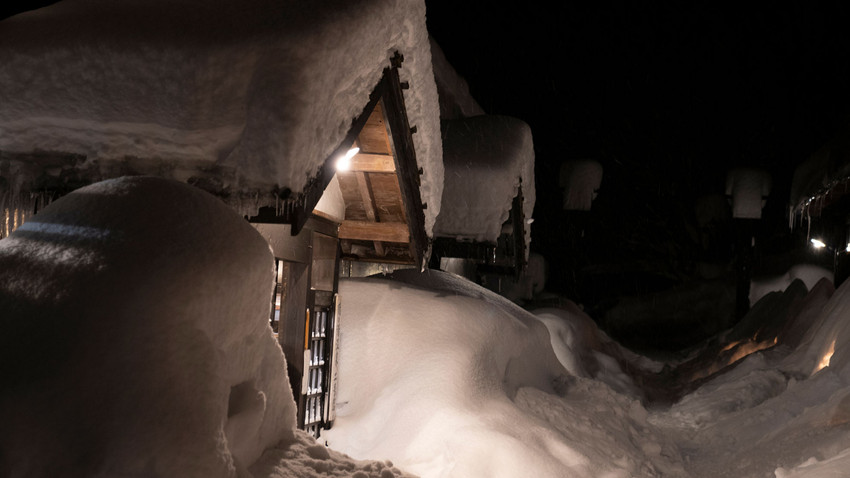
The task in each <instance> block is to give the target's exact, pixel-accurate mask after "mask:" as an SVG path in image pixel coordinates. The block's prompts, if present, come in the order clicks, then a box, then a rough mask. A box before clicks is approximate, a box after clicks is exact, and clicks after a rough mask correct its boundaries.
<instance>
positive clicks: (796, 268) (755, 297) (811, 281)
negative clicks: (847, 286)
mask: <svg viewBox="0 0 850 478" xmlns="http://www.w3.org/2000/svg"><path fill="white" fill-rule="evenodd" d="M823 278H826V279H828V280H829V281H830V282H832V280H833V275H832V271H830V270H827V269H825V268H823V267H820V266H816V265H814V264H796V265H793V266H791V267H790V268H789V269H788V270H787V271H786V272H785V273H784V274H780V275H776V276H769V277H758V278H755V279H753V280H752V281H751V282H750V307H752V306H753V305H755V303H756V302H758V301H759V300H760V299H761V298H762V297H764V296H765V295H767V294H768V293H770V292H781V291H784V290H785V289H787V288H788V286H789V285H791V283H792V282H794V279H800V280H801V281H803V283H804V284H805V285H806V288H807V289H808V290H812V288H813V287H814V286H815V284H817V283H818V281H819V280H821V279H823Z"/></svg>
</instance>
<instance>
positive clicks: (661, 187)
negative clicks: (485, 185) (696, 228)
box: [426, 0, 850, 256]
mask: <svg viewBox="0 0 850 478" xmlns="http://www.w3.org/2000/svg"><path fill="white" fill-rule="evenodd" d="M645 3H646V2H586V4H580V3H578V2H557V6H554V7H546V8H542V7H534V6H531V5H532V4H531V2H516V3H515V4H514V6H513V7H510V8H507V7H501V8H499V7H493V5H494V4H493V3H491V2H483V1H468V2H450V1H431V0H428V1H426V5H427V7H428V24H429V30H430V31H431V33H432V35H433V36H434V38H435V39H436V40H437V42H438V43H439V44H440V45H441V47H442V48H443V50H444V52H445V54H446V56H447V58H448V60H449V61H450V62H451V63H452V64H453V65H454V67H455V69H456V70H457V71H458V72H459V73H460V74H461V75H462V76H463V77H465V78H466V79H467V81H468V82H469V84H470V88H471V91H472V94H473V96H475V97H476V99H478V101H479V103H481V105H482V106H483V107H484V109H485V110H486V111H487V112H488V113H490V114H506V115H510V116H515V117H518V118H520V119H523V120H525V121H526V122H527V123H529V125H530V126H531V128H532V132H533V135H534V142H535V152H536V174H537V189H538V199H537V204H536V209H535V220H536V222H535V225H534V227H535V229H533V231H534V234H535V236H534V237H533V239H532V240H533V242H534V244H533V245H532V248H533V249H534V248H535V247H536V248H537V250H539V251H540V252H542V253H543V254H544V255H547V254H553V253H554V251H555V250H557V249H561V248H563V246H564V245H563V243H562V242H561V240H562V235H559V233H562V232H563V231H560V229H559V228H563V224H564V221H563V216H562V215H560V214H561V213H560V211H559V208H560V194H561V193H560V190H559V189H558V188H557V184H556V181H557V173H558V168H559V166H560V163H561V162H562V161H564V160H568V159H578V158H585V157H588V158H594V159H597V160H599V161H600V162H601V163H602V164H603V166H604V167H605V176H604V179H603V185H602V189H601V191H600V196H599V199H597V201H596V202H595V203H594V210H595V211H596V214H597V216H604V215H606V214H607V217H608V224H609V227H608V229H607V230H605V231H603V232H601V233H600V237H597V239H599V240H600V241H609V242H610V245H611V247H609V248H608V249H607V250H608V251H616V250H618V249H619V250H622V248H618V247H617V246H616V244H617V241H622V240H623V239H624V238H626V237H634V236H640V235H641V234H643V235H644V236H645V237H649V236H651V235H652V234H651V233H645V232H644V233H642V232H640V231H637V230H638V229H641V228H644V229H653V228H654V229H660V231H656V234H667V235H668V236H672V235H676V234H685V232H684V226H683V223H684V222H686V221H687V215H688V214H689V213H691V212H692V209H693V208H692V204H693V200H694V199H695V198H696V197H697V196H698V195H702V194H707V193H722V192H723V188H724V181H725V174H726V171H727V170H728V169H729V168H730V167H732V166H734V165H747V166H760V167H764V168H766V169H767V170H768V171H769V172H771V174H772V175H773V177H774V192H773V193H772V194H771V198H770V200H769V201H768V207H767V208H766V209H765V217H766V218H767V219H769V220H770V221H769V223H770V224H771V225H775V226H776V227H777V228H783V227H785V224H787V212H786V205H787V201H788V190H789V188H790V180H791V174H792V172H793V168H794V167H795V166H796V165H797V164H798V163H800V162H801V161H803V160H805V159H806V157H807V156H808V155H809V154H811V153H812V152H813V151H815V150H816V149H818V148H819V147H820V146H822V145H823V144H824V143H825V142H827V141H828V140H829V139H831V138H832V137H833V136H834V135H835V134H836V132H837V131H838V129H839V128H840V127H842V126H844V125H846V124H847V121H848V111H850V109H848V107H850V88H847V81H848V78H850V29H847V28H846V25H847V20H848V19H850V11H848V10H849V9H848V8H847V6H845V4H843V3H841V2H834V3H833V4H832V5H828V6H826V7H814V6H811V5H809V4H808V3H798V4H797V5H796V6H794V7H789V8H782V9H779V8H767V9H757V8H753V7H746V8H741V7H740V6H737V7H723V8H721V7H719V6H718V5H717V4H716V2H715V3H702V2H699V3H698V2H677V3H676V4H675V5H674V6H673V7H664V8H661V7H657V6H651V5H646V4H645ZM783 5H784V4H783ZM602 221H603V222H604V221H605V219H604V218H603V219H602ZM666 226H669V227H666ZM601 236H607V237H601ZM653 240H654V239H648V241H649V242H652V241H653ZM633 252H634V251H624V252H623V253H624V254H631V253H633ZM606 254H608V255H609V256H610V255H616V252H613V253H611V254H609V253H608V252H606Z"/></svg>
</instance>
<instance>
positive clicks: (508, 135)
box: [434, 115, 535, 250]
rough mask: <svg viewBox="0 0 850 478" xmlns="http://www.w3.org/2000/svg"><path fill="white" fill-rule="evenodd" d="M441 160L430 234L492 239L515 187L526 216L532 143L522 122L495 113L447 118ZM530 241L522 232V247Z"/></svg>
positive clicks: (529, 204)
mask: <svg viewBox="0 0 850 478" xmlns="http://www.w3.org/2000/svg"><path fill="white" fill-rule="evenodd" d="M443 159H444V165H445V187H444V189H443V204H442V209H441V212H440V215H439V216H438V217H437V223H436V225H435V226H434V235H435V236H443V237H455V238H458V239H463V240H475V241H487V242H494V241H496V239H497V238H498V237H499V234H500V233H501V231H502V224H503V223H504V222H505V221H506V220H507V219H508V215H509V213H510V209H511V203H512V200H513V198H514V197H515V196H516V195H517V191H518V189H519V187H520V185H522V194H523V199H524V202H523V213H524V216H525V218H526V219H530V218H531V214H532V211H533V209H534V200H535V189H534V147H533V142H532V138H531V128H529V127H528V125H527V124H526V123H525V122H523V121H521V120H518V119H516V118H511V117H507V116H495V115H481V116H474V117H471V118H463V119H456V120H451V121H446V122H444V125H443ZM526 229H528V228H526ZM529 241H530V236H529V235H528V234H526V245H527V244H528V242H529ZM526 250H527V249H526Z"/></svg>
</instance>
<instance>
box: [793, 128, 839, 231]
mask: <svg viewBox="0 0 850 478" xmlns="http://www.w3.org/2000/svg"><path fill="white" fill-rule="evenodd" d="M848 192H850V128H845V129H844V131H842V132H841V133H839V134H838V135H837V136H836V137H835V138H833V139H832V140H831V141H830V142H829V143H827V144H826V145H824V146H823V147H822V148H820V149H819V150H817V151H816V152H815V153H813V154H812V155H811V156H809V158H808V159H807V160H806V161H805V162H803V163H801V164H800V165H799V166H797V168H796V169H795V170H794V177H793V179H792V182H791V198H790V206H789V211H790V225H791V226H792V227H793V225H794V222H795V218H796V217H797V216H800V217H809V216H820V215H821V213H822V212H823V210H824V209H825V208H827V207H829V206H830V205H831V204H834V203H835V202H837V201H838V200H839V199H841V198H843V197H844V196H845V195H846V194H847V193H848Z"/></svg>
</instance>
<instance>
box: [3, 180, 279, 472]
mask: <svg viewBox="0 0 850 478" xmlns="http://www.w3.org/2000/svg"><path fill="white" fill-rule="evenodd" d="M175 205H180V206H181V207H179V208H176V207H174V206H175ZM272 277H273V259H272V255H271V253H270V251H269V247H268V245H267V244H266V243H265V241H264V240H263V239H262V237H261V236H260V235H259V234H258V233H257V232H256V231H255V230H254V229H253V228H252V227H251V226H250V225H249V224H247V223H246V222H245V221H244V220H243V219H242V218H240V217H239V216H238V215H236V214H235V213H234V212H233V211H232V210H231V209H229V208H228V207H227V206H226V205H224V204H223V203H222V202H221V201H219V200H218V199H216V198H214V197H213V196H211V195H209V194H207V193H205V192H203V191H200V190H198V189H196V188H193V187H191V186H188V185H184V184H180V183H177V182H173V181H168V180H163V179H158V178H147V177H136V178H122V179H116V180H110V181H105V182H101V183H97V184H94V185H92V186H89V187H86V188H83V189H80V190H78V191H76V192H74V193H71V194H70V195H68V196H66V197H64V198H63V199H61V200H59V201H57V202H55V203H53V204H52V205H50V206H49V207H48V208H46V209H45V210H43V211H42V212H40V213H39V214H38V215H37V216H35V217H34V218H32V219H31V220H30V221H28V222H27V223H26V224H24V225H23V226H21V227H19V228H18V229H17V230H16V231H15V232H14V233H12V235H10V236H9V237H8V238H6V239H3V240H2V241H0V310H3V314H2V316H0V329H2V330H3V334H1V335H0V376H2V377H3V383H2V389H0V422H2V423H3V426H2V428H0V450H2V453H0V456H2V458H0V470H2V473H0V474H3V475H4V476H45V477H46V476H117V475H122V476H125V475H132V476H141V475H158V476H234V475H235V470H236V469H239V468H243V467H245V466H248V465H250V464H251V463H253V462H254V461H255V460H256V459H257V458H258V457H259V456H260V454H261V453H262V451H263V450H264V449H266V448H268V447H270V446H272V445H275V444H277V443H278V442H280V441H281V440H283V441H284V442H287V441H292V440H293V433H292V429H293V427H294V422H295V407H294V402H293V400H292V394H291V392H290V390H289V389H288V387H287V385H286V384H287V383H288V381H287V378H286V365H285V361H284V358H283V354H282V353H281V351H280V348H279V346H278V345H277V343H276V342H275V339H274V338H273V336H272V332H271V329H270V328H269V325H268V317H269V312H270V303H269V297H270V296H271V295H270V294H271V288H272Z"/></svg>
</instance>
